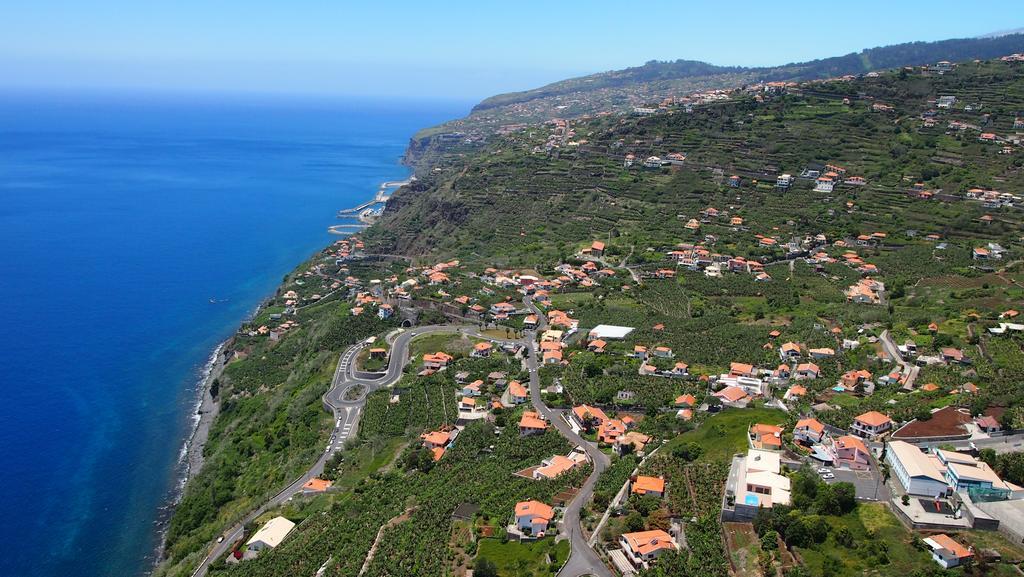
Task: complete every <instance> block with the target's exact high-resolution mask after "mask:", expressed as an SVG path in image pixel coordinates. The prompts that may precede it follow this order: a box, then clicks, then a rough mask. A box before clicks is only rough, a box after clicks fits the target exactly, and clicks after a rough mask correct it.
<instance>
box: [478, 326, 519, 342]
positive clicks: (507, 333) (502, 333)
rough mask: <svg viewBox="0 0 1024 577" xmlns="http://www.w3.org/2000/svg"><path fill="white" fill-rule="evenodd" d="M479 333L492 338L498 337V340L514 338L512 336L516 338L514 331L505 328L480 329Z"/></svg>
mask: <svg viewBox="0 0 1024 577" xmlns="http://www.w3.org/2000/svg"><path fill="white" fill-rule="evenodd" d="M480 334H482V335H484V336H486V337H491V338H492V339H498V340H505V339H514V338H516V334H515V331H512V330H506V329H487V330H485V331H481V333H480Z"/></svg>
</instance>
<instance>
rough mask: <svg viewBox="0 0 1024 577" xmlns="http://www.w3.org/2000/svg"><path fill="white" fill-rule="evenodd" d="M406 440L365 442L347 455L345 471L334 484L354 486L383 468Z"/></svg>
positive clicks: (394, 439)
mask: <svg viewBox="0 0 1024 577" xmlns="http://www.w3.org/2000/svg"><path fill="white" fill-rule="evenodd" d="M403 445H404V441H403V440H402V439H400V438H397V437H396V438H390V439H388V440H387V442H385V443H376V444H375V443H363V444H362V445H360V446H359V448H358V449H356V450H355V451H352V452H351V453H350V454H349V455H346V457H345V467H344V469H343V473H342V474H341V476H339V477H338V478H337V479H335V481H334V484H335V486H337V487H354V486H355V485H356V483H358V482H359V481H360V480H361V479H363V478H365V477H368V476H370V475H371V474H373V473H376V472H377V471H379V470H380V469H382V468H383V467H384V466H385V465H387V464H388V463H390V462H391V461H392V460H394V459H395V457H397V456H398V452H399V450H400V448H401V447H402V446H403Z"/></svg>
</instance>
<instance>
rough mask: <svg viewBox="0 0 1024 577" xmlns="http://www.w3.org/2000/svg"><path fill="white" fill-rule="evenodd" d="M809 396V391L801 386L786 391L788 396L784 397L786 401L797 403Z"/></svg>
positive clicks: (794, 386)
mask: <svg viewBox="0 0 1024 577" xmlns="http://www.w3.org/2000/svg"><path fill="white" fill-rule="evenodd" d="M806 394H807V389H806V388H805V387H803V386H801V385H793V386H791V387H789V389H787V390H786V394H785V395H783V396H782V400H784V401H795V400H799V399H801V398H803V397H804V396H805V395H806Z"/></svg>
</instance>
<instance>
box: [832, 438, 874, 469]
mask: <svg viewBox="0 0 1024 577" xmlns="http://www.w3.org/2000/svg"><path fill="white" fill-rule="evenodd" d="M832 449H833V450H834V451H835V454H836V459H835V463H836V466H846V467H849V468H850V469H855V470H861V471H862V470H865V469H867V468H869V467H870V465H871V453H870V452H869V451H868V447H867V445H865V444H864V441H862V440H861V439H860V438H859V437H855V436H853V435H844V436H842V437H836V439H835V440H834V441H833V442H832Z"/></svg>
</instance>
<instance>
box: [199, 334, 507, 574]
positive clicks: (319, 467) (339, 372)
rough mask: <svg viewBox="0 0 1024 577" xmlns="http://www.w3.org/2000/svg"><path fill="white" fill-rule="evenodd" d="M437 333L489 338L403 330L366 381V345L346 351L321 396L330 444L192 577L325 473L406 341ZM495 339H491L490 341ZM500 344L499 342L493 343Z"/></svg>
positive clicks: (394, 374) (217, 546)
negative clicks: (383, 366) (379, 370)
mask: <svg viewBox="0 0 1024 577" xmlns="http://www.w3.org/2000/svg"><path fill="white" fill-rule="evenodd" d="M438 332H461V333H465V334H468V335H472V336H477V337H480V338H488V337H484V336H483V335H481V334H480V333H479V332H477V330H476V327H475V326H469V325H465V326H464V325H433V326H426V327H418V328H415V329H410V330H405V331H402V332H401V333H399V334H398V336H396V337H395V339H394V342H393V343H392V347H391V356H390V358H389V361H388V368H387V371H386V372H385V373H383V374H382V375H381V376H379V377H376V378H365V377H366V376H367V373H361V372H357V371H356V367H355V364H356V363H355V360H356V357H357V356H358V355H359V353H360V351H362V350H363V348H364V347H365V346H367V345H366V344H365V343H358V344H355V345H353V346H351V347H349V348H348V349H346V350H345V351H344V352H343V353H341V356H340V357H339V359H338V367H337V368H336V369H335V371H334V379H333V382H332V385H331V389H330V390H329V391H327V393H326V394H324V397H323V401H324V403H325V405H326V406H328V407H330V408H331V410H332V412H333V413H334V430H333V431H332V432H331V437H330V442H329V443H328V445H327V447H326V448H325V449H324V452H323V453H321V454H320V457H319V458H318V459H317V461H316V463H314V464H313V466H312V467H310V468H309V469H308V470H307V471H306V472H305V473H304V474H303V475H302V476H301V477H299V478H298V479H296V480H295V481H293V482H292V483H291V484H289V485H288V486H287V487H285V488H284V489H282V490H281V492H279V493H278V494H276V495H274V497H272V498H271V499H270V500H269V501H267V502H266V503H264V504H263V505H262V506H261V507H259V508H258V509H256V510H254V511H252V512H250V513H249V514H248V515H246V516H245V517H244V518H242V520H241V521H239V522H238V523H237V524H236V525H234V526H233V527H231V528H230V529H228V530H227V531H226V532H224V533H223V534H222V535H223V536H224V539H223V541H221V542H219V543H214V544H213V547H212V549H211V550H210V552H209V554H207V556H206V558H205V559H203V561H202V563H200V564H199V566H198V567H196V570H195V571H194V572H193V573H192V575H193V577H203V576H204V575H206V571H207V569H208V568H209V566H210V563H212V562H213V561H214V560H215V559H218V558H220V557H221V556H222V555H224V554H225V553H227V552H228V551H229V550H230V549H231V547H232V545H234V543H235V542H236V541H238V540H239V539H241V538H242V534H243V530H244V527H245V525H246V524H247V523H251V522H252V521H253V520H255V519H256V518H257V517H259V516H260V515H262V514H263V513H265V512H266V511H268V510H270V509H273V508H275V507H278V506H280V505H282V504H283V503H285V502H286V501H287V500H288V499H290V498H292V497H293V496H294V495H295V494H296V493H298V492H299V491H301V490H302V486H303V485H305V484H306V483H307V482H308V481H309V480H310V479H312V478H314V477H317V476H319V475H320V473H322V472H323V470H324V464H325V463H326V462H327V460H328V459H329V458H330V457H331V456H332V455H333V454H334V453H336V452H337V451H339V450H341V449H343V448H344V447H345V442H346V441H347V440H348V439H350V438H352V437H353V436H355V434H356V432H357V427H358V424H359V415H360V414H361V413H362V410H363V405H364V404H365V403H366V397H367V395H369V394H370V393H372V392H373V391H376V390H377V389H380V388H383V387H387V386H389V385H392V384H394V383H396V382H397V381H398V380H399V379H400V378H401V377H402V370H403V369H404V368H405V365H406V363H407V362H408V356H409V342H410V341H411V340H412V339H413V338H414V337H417V336H420V335H423V334H427V333H438ZM489 340H494V339H489ZM496 342H500V341H496ZM353 387H362V392H361V393H360V394H359V395H358V396H355V397H353V398H351V399H346V398H345V396H346V394H345V393H346V392H347V391H349V390H350V389H352V388H353Z"/></svg>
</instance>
